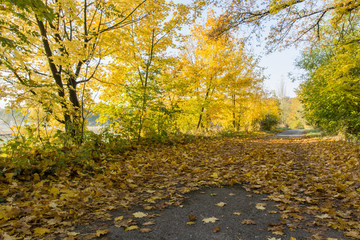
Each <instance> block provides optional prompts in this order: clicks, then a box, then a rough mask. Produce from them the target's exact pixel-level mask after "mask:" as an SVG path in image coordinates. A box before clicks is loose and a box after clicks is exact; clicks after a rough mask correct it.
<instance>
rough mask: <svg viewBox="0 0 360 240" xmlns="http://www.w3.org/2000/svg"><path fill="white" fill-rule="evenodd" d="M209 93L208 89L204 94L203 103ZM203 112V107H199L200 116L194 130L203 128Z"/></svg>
mask: <svg viewBox="0 0 360 240" xmlns="http://www.w3.org/2000/svg"><path fill="white" fill-rule="evenodd" d="M209 93H210V88H208V90H207V91H206V94H205V103H206V101H207V99H208V97H209ZM204 111H205V106H202V107H201V111H200V116H199V121H198V124H197V127H196V129H199V128H200V126H201V127H203V125H202V119H203V115H204Z"/></svg>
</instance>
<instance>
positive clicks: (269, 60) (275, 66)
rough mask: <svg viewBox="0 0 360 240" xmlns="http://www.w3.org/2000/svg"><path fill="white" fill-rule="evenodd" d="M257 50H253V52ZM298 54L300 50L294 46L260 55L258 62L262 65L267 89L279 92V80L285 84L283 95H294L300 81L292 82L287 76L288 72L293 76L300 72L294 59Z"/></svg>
mask: <svg viewBox="0 0 360 240" xmlns="http://www.w3.org/2000/svg"><path fill="white" fill-rule="evenodd" d="M256 53H257V51H255V54H256ZM299 56H300V50H297V49H296V48H294V47H292V48H287V49H285V50H283V51H281V52H280V51H277V52H274V53H271V54H269V55H262V58H261V60H260V62H259V65H260V66H261V67H264V68H265V70H264V75H265V76H266V79H265V81H264V87H265V89H267V90H268V91H270V92H272V91H275V93H277V94H278V93H279V91H280V88H281V80H283V81H284V84H285V90H286V91H285V96H287V97H292V98H293V97H296V89H297V88H298V86H299V84H300V82H299V80H298V81H295V82H293V81H292V80H291V79H290V78H289V76H288V75H289V73H291V74H292V75H293V76H294V77H296V76H298V75H300V74H301V73H302V72H301V70H300V69H298V68H296V67H295V61H296V59H297V58H298V57H299Z"/></svg>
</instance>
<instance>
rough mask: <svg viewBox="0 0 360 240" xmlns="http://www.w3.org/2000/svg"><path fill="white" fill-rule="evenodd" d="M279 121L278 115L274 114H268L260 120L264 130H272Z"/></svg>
mask: <svg viewBox="0 0 360 240" xmlns="http://www.w3.org/2000/svg"><path fill="white" fill-rule="evenodd" d="M278 123H279V118H278V116H276V115H274V114H266V115H265V116H264V117H263V118H262V119H261V120H260V128H261V130H264V131H271V130H272V129H273V128H274V127H275V126H276V125H277V124H278Z"/></svg>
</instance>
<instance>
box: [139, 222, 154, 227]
mask: <svg viewBox="0 0 360 240" xmlns="http://www.w3.org/2000/svg"><path fill="white" fill-rule="evenodd" d="M142 225H143V226H151V225H155V221H149V222H145V223H143V224H142Z"/></svg>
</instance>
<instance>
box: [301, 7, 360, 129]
mask: <svg viewBox="0 0 360 240" xmlns="http://www.w3.org/2000/svg"><path fill="white" fill-rule="evenodd" d="M346 19H347V21H344V22H342V23H341V24H333V23H331V22H329V24H328V28H327V34H326V35H325V36H326V38H324V39H323V41H321V42H320V43H319V44H318V45H317V46H316V48H312V49H311V50H309V51H307V52H304V54H303V57H302V59H301V61H300V62H299V66H300V67H302V68H303V69H305V70H307V72H308V74H307V78H306V79H305V81H304V82H303V83H302V85H301V89H300V99H301V101H302V103H303V104H304V108H305V110H306V113H305V117H306V118H307V120H308V121H309V122H310V123H312V124H314V125H316V126H318V127H320V128H322V129H323V130H325V131H327V132H331V133H338V132H342V133H344V134H351V135H355V136H358V135H359V133H360V124H359V120H360V109H359V105H358V102H359V99H360V92H359V77H360V71H359V64H360V62H359V56H358V52H359V49H360V48H359V47H360V45H359V41H358V39H359V24H358V23H359V17H358V16H357V15H355V14H354V15H352V14H349V15H347V18H346Z"/></svg>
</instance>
